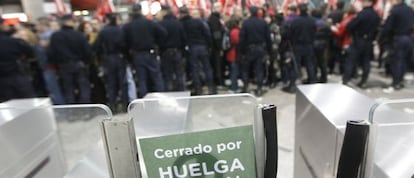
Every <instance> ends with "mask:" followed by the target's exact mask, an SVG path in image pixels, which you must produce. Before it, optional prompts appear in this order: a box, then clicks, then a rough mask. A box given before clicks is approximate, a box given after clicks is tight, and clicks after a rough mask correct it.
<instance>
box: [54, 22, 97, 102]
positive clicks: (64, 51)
mask: <svg viewBox="0 0 414 178" xmlns="http://www.w3.org/2000/svg"><path fill="white" fill-rule="evenodd" d="M61 20H62V28H61V30H59V31H57V32H55V33H54V34H53V35H52V37H51V39H50V45H49V49H48V60H50V63H51V64H54V65H57V67H58V74H59V76H60V78H61V80H62V83H63V87H62V89H63V91H64V96H65V100H66V103H69V104H72V103H89V102H90V86H89V79H88V70H87V64H88V63H90V60H91V56H92V49H91V47H90V45H89V44H88V40H87V39H86V38H85V36H84V35H82V33H80V32H77V31H75V30H74V26H75V20H74V19H73V17H72V16H71V15H64V16H62V19H61ZM75 86H78V88H79V89H78V90H79V99H75V94H74V91H75Z"/></svg>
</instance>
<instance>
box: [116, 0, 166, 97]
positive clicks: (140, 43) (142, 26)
mask: <svg viewBox="0 0 414 178" xmlns="http://www.w3.org/2000/svg"><path fill="white" fill-rule="evenodd" d="M132 18H133V19H132V21H131V22H130V23H128V24H126V25H125V26H124V39H125V42H126V48H127V49H128V50H129V51H130V52H131V53H132V55H133V63H134V65H135V70H136V72H137V76H138V97H140V98H142V97H144V96H145V95H146V94H147V92H148V82H149V81H148V80H151V81H152V84H153V85H154V91H163V90H164V81H163V79H162V73H161V69H160V63H159V61H158V60H157V52H156V49H157V43H159V42H160V41H161V39H165V37H166V36H167V31H166V30H165V29H164V27H162V26H161V25H159V24H157V23H155V22H153V21H150V20H148V19H146V18H145V16H143V14H142V7H141V5H140V4H134V5H133V7H132Z"/></svg>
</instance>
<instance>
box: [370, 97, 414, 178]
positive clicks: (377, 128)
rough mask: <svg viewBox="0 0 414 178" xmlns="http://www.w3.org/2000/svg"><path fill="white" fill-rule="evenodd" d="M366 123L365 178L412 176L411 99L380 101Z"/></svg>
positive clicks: (413, 116) (413, 117) (413, 120)
mask: <svg viewBox="0 0 414 178" xmlns="http://www.w3.org/2000/svg"><path fill="white" fill-rule="evenodd" d="M369 121H370V123H371V131H370V138H369V143H368V149H367V157H366V160H365V161H366V165H367V167H366V170H367V172H366V173H365V175H366V177H412V176H414V159H412V158H413V156H414V149H413V148H414V99H401V100H381V101H379V102H378V103H377V104H376V105H374V106H373V107H372V108H371V110H370V114H369Z"/></svg>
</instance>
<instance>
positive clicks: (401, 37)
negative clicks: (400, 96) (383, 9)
mask: <svg viewBox="0 0 414 178" xmlns="http://www.w3.org/2000/svg"><path fill="white" fill-rule="evenodd" d="M392 3H393V4H394V7H393V9H392V10H391V13H390V16H389V17H388V19H387V20H386V22H385V25H384V29H383V31H382V36H388V37H391V39H393V40H394V44H393V45H394V58H393V60H392V61H391V66H390V67H391V74H392V78H393V81H392V85H391V87H393V88H394V89H397V90H399V89H401V88H403V87H404V85H403V80H404V75H405V71H406V65H407V63H408V62H409V61H410V60H411V59H412V55H413V41H412V39H411V37H410V35H411V33H412V31H413V27H414V11H413V10H412V9H411V8H410V7H408V6H407V4H405V2H404V1H403V0H393V1H392Z"/></svg>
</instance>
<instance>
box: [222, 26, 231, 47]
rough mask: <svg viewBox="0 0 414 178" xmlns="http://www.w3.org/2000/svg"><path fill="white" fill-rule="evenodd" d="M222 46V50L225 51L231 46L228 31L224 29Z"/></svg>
mask: <svg viewBox="0 0 414 178" xmlns="http://www.w3.org/2000/svg"><path fill="white" fill-rule="evenodd" d="M222 48H223V50H224V51H227V50H229V49H230V48H231V41H230V31H229V30H226V32H224V35H223V41H222Z"/></svg>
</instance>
